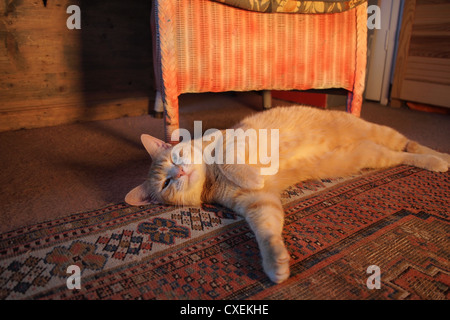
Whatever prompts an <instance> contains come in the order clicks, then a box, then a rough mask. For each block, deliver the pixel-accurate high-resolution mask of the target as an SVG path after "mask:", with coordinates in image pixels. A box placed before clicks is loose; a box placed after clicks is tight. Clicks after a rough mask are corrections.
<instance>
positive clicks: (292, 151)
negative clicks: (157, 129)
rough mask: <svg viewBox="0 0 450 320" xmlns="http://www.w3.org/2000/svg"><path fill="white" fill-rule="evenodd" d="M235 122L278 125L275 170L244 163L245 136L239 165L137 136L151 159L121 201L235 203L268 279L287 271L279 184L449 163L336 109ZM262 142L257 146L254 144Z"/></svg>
mask: <svg viewBox="0 0 450 320" xmlns="http://www.w3.org/2000/svg"><path fill="white" fill-rule="evenodd" d="M234 128H235V129H238V128H240V129H243V130H248V129H254V130H255V131H256V132H261V131H259V129H268V130H273V129H278V130H279V131H278V132H279V140H278V141H276V142H277V144H278V145H277V147H278V149H277V150H278V171H277V173H276V174H267V175H262V174H261V172H262V171H261V169H262V168H263V167H265V166H266V167H267V165H263V164H260V163H259V162H257V163H253V164H252V163H250V162H248V160H249V159H250V157H251V156H252V154H251V148H250V147H251V146H249V144H250V143H246V145H245V159H246V161H247V162H245V163H244V164H237V163H236V161H235V162H234V164H226V163H225V164H220V163H210V164H208V163H206V162H202V163H195V162H193V161H191V162H189V161H185V162H180V163H179V162H177V163H178V164H175V163H174V162H175V161H174V152H173V151H174V149H175V148H176V147H173V146H171V145H170V144H167V143H164V142H163V141H161V140H159V139H156V138H154V137H151V136H149V135H142V136H141V140H142V143H143V145H144V147H145V148H146V150H147V151H148V153H149V154H150V156H151V158H152V164H151V168H150V172H149V175H148V178H147V180H146V181H145V182H144V183H143V184H141V185H140V186H138V187H136V188H134V189H133V190H131V191H130V192H129V193H128V194H127V195H126V198H125V201H126V202H127V203H129V204H131V205H145V204H148V203H150V202H151V201H157V202H161V203H166V204H175V205H189V206H198V205H200V203H202V202H207V203H218V204H220V205H222V206H225V207H227V208H230V209H231V210H234V211H235V212H236V213H238V214H240V215H242V216H243V217H244V218H245V219H246V221H247V222H248V223H249V225H250V227H251V229H252V230H253V232H254V233H255V236H256V240H257V242H258V245H259V248H260V251H261V256H262V265H263V269H264V271H265V273H266V274H267V276H268V277H269V278H270V279H271V280H272V281H273V282H275V283H280V282H283V281H284V280H286V279H287V278H288V277H289V259H290V256H289V253H288V251H287V250H286V247H285V245H284V242H283V237H282V230H283V221H284V212H283V208H282V206H281V202H280V193H281V192H282V191H283V190H284V189H285V188H287V187H288V186H290V185H292V184H294V183H297V182H300V181H303V180H307V179H324V178H331V177H341V176H347V175H350V174H354V173H358V172H359V171H360V170H361V169H363V168H383V167H389V166H395V165H399V164H406V165H411V166H416V167H420V168H424V169H427V170H431V171H437V172H446V171H447V170H448V167H449V163H450V155H448V154H444V153H439V152H436V151H434V150H431V149H429V148H427V147H424V146H422V145H420V144H418V143H416V142H414V141H410V140H408V139H407V138H406V137H404V136H403V135H402V134H400V133H398V132H397V131H395V130H393V129H391V128H389V127H385V126H381V125H376V124H372V123H369V122H366V121H364V120H362V119H360V118H357V117H355V116H353V115H351V114H348V113H346V112H341V111H324V110H319V109H314V108H310V107H304V106H295V107H278V108H273V109H270V110H268V111H264V112H261V113H256V114H254V115H251V116H249V117H247V118H245V119H244V120H242V121H241V122H240V123H238V124H237V125H236V126H235V127H234ZM260 135H261V133H258V138H259V136H260ZM216 140H217V141H216ZM195 141H196V140H193V141H191V142H181V143H180V144H178V146H183V147H187V148H191V149H190V150H192V151H195ZM229 141H230V139H228V142H229ZM228 142H227V139H225V140H219V139H214V140H213V139H211V140H210V141H209V140H207V141H205V140H203V141H201V142H200V144H197V146H199V145H200V146H201V148H202V151H204V150H205V148H207V147H208V146H209V147H211V145H210V144H214V146H216V145H217V144H221V145H222V146H226V145H227V143H228ZM183 143H184V145H183ZM274 145H275V144H274ZM261 148H262V147H261V145H259V146H258V148H257V149H256V150H259V151H260V150H261ZM183 150H186V149H183ZM215 150H221V149H215ZM265 151H267V150H265ZM219 152H220V151H219ZM252 152H255V148H253V151H252ZM193 153H194V152H192V154H193ZM192 154H191V160H192ZM237 154H238V153H236V154H235V156H234V159H236V157H237ZM216 155H217V151H216ZM179 156H182V152H180V153H179ZM175 158H176V157H175ZM223 159H225V157H224V158H223ZM259 160H260V159H259Z"/></svg>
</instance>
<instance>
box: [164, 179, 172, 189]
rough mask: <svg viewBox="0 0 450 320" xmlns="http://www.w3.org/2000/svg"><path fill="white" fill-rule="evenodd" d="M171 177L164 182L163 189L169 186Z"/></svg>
mask: <svg viewBox="0 0 450 320" xmlns="http://www.w3.org/2000/svg"><path fill="white" fill-rule="evenodd" d="M170 180H171V179H170V178H169V179H167V180H166V181H164V184H163V190H164V189H165V188H167V186H168V185H169V183H170Z"/></svg>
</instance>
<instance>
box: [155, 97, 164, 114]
mask: <svg viewBox="0 0 450 320" xmlns="http://www.w3.org/2000/svg"><path fill="white" fill-rule="evenodd" d="M163 116H164V103H163V101H162V97H161V92H159V91H156V97H155V107H154V117H155V118H157V119H162V118H163Z"/></svg>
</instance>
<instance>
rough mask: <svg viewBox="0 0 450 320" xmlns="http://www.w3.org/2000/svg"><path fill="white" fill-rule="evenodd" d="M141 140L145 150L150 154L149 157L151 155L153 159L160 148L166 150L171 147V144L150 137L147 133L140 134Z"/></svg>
mask: <svg viewBox="0 0 450 320" xmlns="http://www.w3.org/2000/svg"><path fill="white" fill-rule="evenodd" d="M141 141H142V144H143V145H144V148H145V150H147V152H148V154H149V155H150V157H152V159H154V158H155V156H156V155H157V154H158V153H160V152H161V151H162V150H166V149H169V148H171V147H172V145H171V144H169V143H165V142H164V141H162V140H159V139H158V138H155V137H152V136H150V135H148V134H143V135H141Z"/></svg>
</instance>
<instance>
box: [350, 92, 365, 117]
mask: <svg viewBox="0 0 450 320" xmlns="http://www.w3.org/2000/svg"><path fill="white" fill-rule="evenodd" d="M362 102H363V97H362V94H355V93H354V92H351V91H349V92H348V94H347V112H348V113H351V114H353V115H355V116H357V117H360V116H361V107H362Z"/></svg>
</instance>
